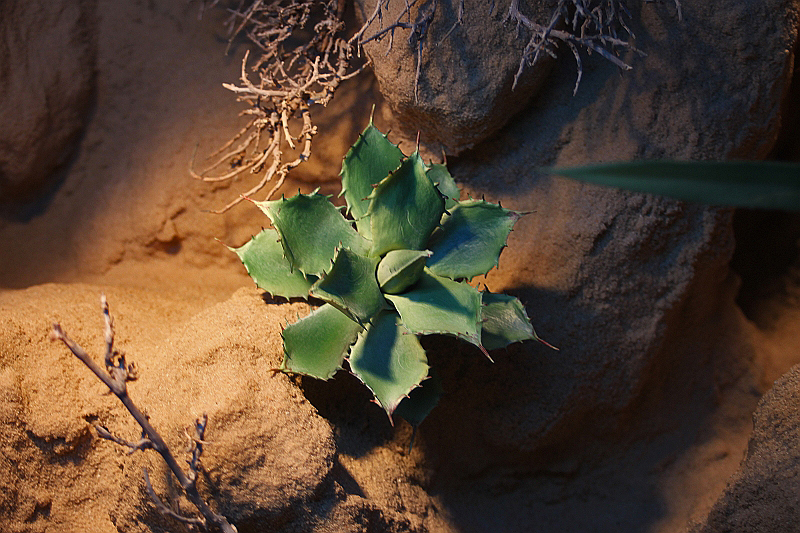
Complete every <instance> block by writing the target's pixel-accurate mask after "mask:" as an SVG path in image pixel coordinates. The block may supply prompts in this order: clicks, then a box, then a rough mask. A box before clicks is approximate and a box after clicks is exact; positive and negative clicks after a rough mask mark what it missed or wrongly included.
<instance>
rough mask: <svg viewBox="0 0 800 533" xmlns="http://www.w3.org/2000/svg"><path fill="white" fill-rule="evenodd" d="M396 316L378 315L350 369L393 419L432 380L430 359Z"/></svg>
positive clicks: (358, 344)
mask: <svg viewBox="0 0 800 533" xmlns="http://www.w3.org/2000/svg"><path fill="white" fill-rule="evenodd" d="M398 318H399V317H398V316H397V314H396V313H394V312H388V311H384V312H382V313H380V314H378V316H377V317H375V319H374V320H373V322H372V324H370V325H369V326H368V327H367V329H366V330H365V331H364V332H363V333H362V334H361V335H359V337H358V340H357V341H356V343H355V345H354V346H353V349H352V350H351V352H350V358H349V361H350V369H351V370H352V371H353V374H355V375H356V376H357V377H358V379H360V380H361V381H362V382H363V383H364V384H365V385H366V386H367V387H369V389H370V390H371V391H372V393H373V394H374V395H375V399H376V400H377V401H378V403H379V404H380V405H381V407H383V408H384V409H385V410H386V412H387V413H388V414H389V416H392V413H393V412H394V410H395V408H396V407H397V405H398V404H399V403H400V401H401V400H402V399H403V398H405V397H406V395H407V394H408V393H409V392H411V390H412V389H413V388H414V387H416V386H417V385H419V383H420V382H421V381H422V380H423V379H425V378H426V377H427V376H428V358H427V357H426V356H425V350H424V349H423V348H422V345H421V344H420V343H419V340H418V339H417V337H416V336H415V335H411V334H409V333H408V330H406V328H404V327H403V326H401V325H399V324H398Z"/></svg>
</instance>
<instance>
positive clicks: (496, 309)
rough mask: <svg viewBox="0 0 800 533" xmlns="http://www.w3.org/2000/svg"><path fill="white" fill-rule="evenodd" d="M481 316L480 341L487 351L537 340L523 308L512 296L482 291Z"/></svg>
mask: <svg viewBox="0 0 800 533" xmlns="http://www.w3.org/2000/svg"><path fill="white" fill-rule="evenodd" d="M481 316H482V318H483V323H482V324H481V326H482V328H481V341H482V342H483V346H484V347H485V348H486V349H487V350H496V349H498V348H505V347H506V346H508V345H509V344H511V343H514V342H519V341H524V340H529V339H536V338H537V337H536V333H534V331H533V326H531V321H530V319H529V318H528V314H527V313H526V312H525V307H523V305H522V302H520V301H519V300H518V299H517V298H515V297H513V296H509V295H507V294H494V293H491V292H488V291H484V292H483V308H482V309H481Z"/></svg>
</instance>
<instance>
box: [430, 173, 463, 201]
mask: <svg viewBox="0 0 800 533" xmlns="http://www.w3.org/2000/svg"><path fill="white" fill-rule="evenodd" d="M428 178H430V180H431V181H432V182H433V184H434V185H436V188H437V189H439V192H440V193H442V196H444V208H445V209H448V210H449V209H450V208H451V207H453V206H455V205H456V204H457V203H458V199H459V198H460V197H461V191H460V190H459V189H458V185H456V181H455V180H454V179H453V176H451V175H450V172H449V171H448V170H447V167H446V166H444V165H440V164H438V163H435V164H433V165H431V167H430V168H429V169H428Z"/></svg>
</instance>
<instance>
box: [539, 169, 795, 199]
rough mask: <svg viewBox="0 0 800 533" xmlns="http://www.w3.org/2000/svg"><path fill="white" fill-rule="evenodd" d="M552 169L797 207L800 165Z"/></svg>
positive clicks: (651, 189) (661, 189)
mask: <svg viewBox="0 0 800 533" xmlns="http://www.w3.org/2000/svg"><path fill="white" fill-rule="evenodd" d="M549 172H550V173H551V174H557V175H560V176H566V177H568V178H573V179H577V180H580V181H585V182H588V183H595V184H598V185H608V186H611V187H621V188H623V189H629V190H632V191H637V192H645V193H651V194H663V195H664V196H670V197H672V198H677V199H679V200H686V201H690V202H699V203H703V204H711V205H731V206H737V207H752V208H762V209H785V210H788V211H800V165H798V164H797V163H779V162H774V161H770V162H766V161H730V162H713V161H634V162H631V163H606V164H597V165H585V166H579V167H571V168H566V167H565V168H553V169H549Z"/></svg>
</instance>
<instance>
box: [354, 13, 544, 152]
mask: <svg viewBox="0 0 800 533" xmlns="http://www.w3.org/2000/svg"><path fill="white" fill-rule="evenodd" d="M555 5H556V2H555V1H550V0H548V1H546V2H530V3H529V5H525V6H524V8H523V9H524V11H525V15H526V16H528V17H529V18H530V19H531V20H533V21H534V22H537V23H539V24H546V23H547V22H548V21H549V19H550V15H551V13H552V11H553V8H554V6H555ZM356 6H357V9H358V13H359V17H360V19H361V20H368V19H369V17H370V16H371V15H372V13H373V10H374V6H375V2H372V1H362V0H358V1H357V2H356ZM459 9H460V7H459V2H456V1H453V2H451V1H449V0H443V1H438V2H431V1H428V2H421V3H418V4H417V5H415V6H414V7H413V8H412V9H411V12H410V15H403V13H404V12H405V4H403V3H402V2H389V4H388V7H387V9H385V10H384V12H383V15H382V19H381V20H380V21H378V20H376V21H375V23H374V24H373V25H372V26H370V28H369V29H368V30H367V31H366V32H365V34H364V37H365V38H368V37H370V36H372V35H373V34H375V33H377V32H378V31H380V30H381V28H382V27H386V26H388V25H389V24H390V23H392V22H394V21H395V20H398V19H400V20H401V21H402V22H408V20H410V21H412V22H416V23H422V22H423V20H427V19H426V17H427V16H428V14H430V13H433V15H432V17H431V18H430V22H429V23H426V24H425V37H424V39H423V42H422V48H421V53H420V47H419V46H418V45H417V43H418V42H419V41H418V40H413V41H412V40H411V34H410V33H409V32H408V31H406V30H402V29H397V30H396V31H395V32H394V38H393V39H392V41H391V45H390V42H389V41H390V40H389V36H388V34H387V35H386V36H385V37H384V38H382V39H381V40H375V41H371V42H370V43H368V44H366V45H365V47H364V49H365V50H366V52H367V54H368V56H369V58H370V61H371V62H372V64H373V69H374V72H375V76H376V78H377V79H378V83H379V85H380V90H381V94H383V96H384V98H386V99H387V100H388V102H389V103H390V105H391V108H392V111H393V112H394V115H395V122H394V124H393V126H394V128H393V129H395V130H397V131H398V133H400V132H402V134H404V135H405V136H406V138H408V139H412V140H413V139H414V138H415V137H416V134H417V131H420V132H422V133H423V135H422V139H421V142H422V143H423V144H425V145H426V146H427V147H428V149H429V150H430V151H431V152H432V153H433V154H435V155H436V156H437V157H438V156H441V154H442V151H446V152H447V153H448V154H451V155H455V154H458V153H460V152H462V151H464V150H465V149H468V148H471V147H472V146H474V145H475V144H476V143H478V142H480V141H481V140H483V139H485V138H487V137H489V136H490V135H491V134H492V133H494V132H495V131H497V130H498V129H499V128H500V127H502V126H503V125H504V124H505V123H506V122H507V121H508V120H509V119H510V118H511V116H513V115H514V114H515V113H516V112H518V111H519V110H521V109H522V108H524V107H525V106H526V105H527V103H528V102H529V101H530V100H531V98H532V97H533V96H534V95H535V94H536V93H537V92H538V91H539V89H540V88H541V87H542V86H543V85H544V83H545V80H546V79H547V75H548V73H549V72H550V69H551V67H552V65H553V61H552V60H551V58H550V57H549V56H546V58H545V59H544V60H543V61H541V62H539V63H537V65H536V66H535V67H534V68H530V69H527V71H526V72H525V74H524V75H523V76H522V77H521V78H520V80H519V82H518V84H517V86H516V88H515V90H514V91H512V90H511V89H512V86H513V84H514V77H515V75H516V73H517V70H518V68H519V62H520V58H521V57H522V52H523V50H524V48H525V45H526V44H527V43H528V39H529V37H530V35H529V33H528V32H527V31H526V30H525V29H524V28H523V27H519V28H518V27H517V26H516V24H515V23H514V22H511V21H509V20H506V19H507V14H508V7H507V6H505V5H501V4H497V5H496V6H495V7H494V10H493V11H492V8H491V7H490V5H489V4H488V3H486V2H483V1H479V0H466V1H464V2H463V9H464V12H463V17H462V18H461V23H458V20H459V19H458V16H459ZM432 10H433V11H432ZM417 64H419V65H420V69H419V70H420V73H419V77H417Z"/></svg>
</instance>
